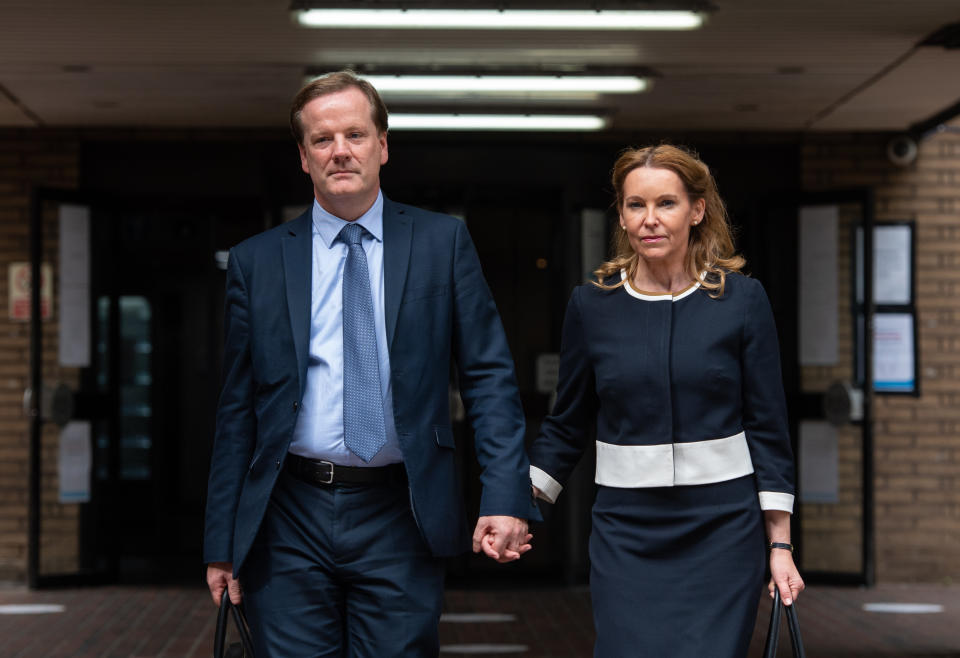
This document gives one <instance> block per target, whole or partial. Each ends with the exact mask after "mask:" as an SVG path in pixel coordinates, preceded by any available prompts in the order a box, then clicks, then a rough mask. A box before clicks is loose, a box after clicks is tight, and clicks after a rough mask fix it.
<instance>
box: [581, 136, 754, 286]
mask: <svg viewBox="0 0 960 658" xmlns="http://www.w3.org/2000/svg"><path fill="white" fill-rule="evenodd" d="M639 167H652V168H655V169H668V170H670V171H672V172H673V173H675V174H676V175H677V176H679V177H680V180H681V181H683V186H684V187H685V188H686V190H687V195H688V197H689V199H690V202H691V203H694V202H696V201H697V200H699V199H703V200H704V202H705V206H706V207H705V210H704V214H703V220H702V221H701V222H700V223H699V224H697V225H695V226H691V227H690V241H689V242H688V244H687V258H686V264H685V265H686V268H687V270H688V271H689V272H690V274H691V276H694V277H696V279H697V280H698V281H699V282H700V285H701V286H703V287H704V288H705V289H707V290H710V291H712V292H711V296H712V297H721V296H722V295H723V289H724V285H725V284H726V275H727V273H729V272H739V271H740V270H741V269H742V268H743V266H744V265H745V264H746V261H745V260H744V259H743V257H742V256H740V255H738V254H737V253H736V252H735V251H734V247H733V235H732V232H731V229H730V219H729V217H728V216H727V209H726V207H725V206H724V204H723V199H721V198H720V194H719V192H717V184H716V182H715V181H714V180H713V176H712V175H711V174H710V169H709V168H708V167H707V165H706V164H704V163H703V161H701V160H700V158H699V157H698V156H697V155H696V154H695V153H693V152H691V151H687V150H686V149H683V148H680V147H677V146H673V145H672V144H660V145H657V146H646V147H644V148H638V149H627V150H626V151H624V152H623V153H622V154H621V155H620V157H619V158H617V161H616V163H614V165H613V176H612V181H613V189H614V190H615V192H616V199H615V201H614V202H615V203H616V205H617V213H620V212H622V210H623V203H624V198H623V186H624V183H625V181H626V180H627V175H628V174H629V173H630V172H631V171H633V170H634V169H638V168H639ZM611 252H612V253H613V257H612V258H611V259H610V260H608V261H607V262H605V263H604V264H603V265H601V266H600V267H599V268H597V269H596V270H595V271H594V275H595V276H596V277H597V280H596V281H594V282H593V284H594V285H596V286H598V287H600V288H605V289H613V288H618V287H620V286H622V285H623V284H624V280H618V281H617V282H616V283H613V284H606V283H604V281H605V280H606V279H607V278H608V277H609V276H611V275H613V274H619V273H620V271H621V270H625V271H626V273H627V277H628V278H629V279H631V280H632V279H633V277H634V276H635V275H636V273H637V267H638V265H639V260H640V257H639V255H638V254H637V252H636V251H634V250H633V247H631V246H630V240H629V239H628V238H627V233H626V231H622V230H621V231H617V232H616V235H614V238H613V242H612V245H611Z"/></svg>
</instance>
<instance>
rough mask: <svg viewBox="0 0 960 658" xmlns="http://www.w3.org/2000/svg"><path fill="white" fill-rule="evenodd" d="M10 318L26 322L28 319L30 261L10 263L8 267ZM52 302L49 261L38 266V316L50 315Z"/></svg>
mask: <svg viewBox="0 0 960 658" xmlns="http://www.w3.org/2000/svg"><path fill="white" fill-rule="evenodd" d="M8 271H9V286H8V290H9V291H10V294H9V297H10V303H9V309H10V319H11V320H19V321H21V322H26V321H28V320H29V319H30V263H10V268H9V270H8ZM52 304H53V268H52V267H50V263H43V264H42V265H41V266H40V317H41V318H43V319H44V320H46V319H48V318H49V317H50V309H51V308H52Z"/></svg>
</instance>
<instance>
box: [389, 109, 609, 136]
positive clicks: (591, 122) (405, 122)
mask: <svg viewBox="0 0 960 658" xmlns="http://www.w3.org/2000/svg"><path fill="white" fill-rule="evenodd" d="M606 126H607V120H606V119H605V118H603V117H599V116H593V115H564V114H549V115H548V114H541V115H535V114H403V113H398V114H391V115H390V130H531V131H532V130H538V131H566V132H569V131H574V132H588V131H595V130H603V129H604V128H606Z"/></svg>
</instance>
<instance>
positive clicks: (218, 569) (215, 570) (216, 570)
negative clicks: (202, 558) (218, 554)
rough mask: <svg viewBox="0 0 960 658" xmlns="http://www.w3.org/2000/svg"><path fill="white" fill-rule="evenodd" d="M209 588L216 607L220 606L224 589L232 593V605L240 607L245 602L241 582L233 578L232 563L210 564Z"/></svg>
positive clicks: (208, 569)
mask: <svg viewBox="0 0 960 658" xmlns="http://www.w3.org/2000/svg"><path fill="white" fill-rule="evenodd" d="M207 587H209V588H210V595H211V596H212V597H213V602H214V604H215V605H218V606H219V605H220V599H222V598H223V590H224V588H226V590H227V591H228V592H230V602H231V603H233V604H235V605H239V604H240V602H241V601H242V600H243V594H242V593H241V591H240V581H239V580H235V579H234V577H233V563H232V562H211V563H210V564H208V565H207Z"/></svg>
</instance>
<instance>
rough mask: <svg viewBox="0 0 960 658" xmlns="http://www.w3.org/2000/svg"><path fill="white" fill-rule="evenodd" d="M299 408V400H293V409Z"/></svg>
mask: <svg viewBox="0 0 960 658" xmlns="http://www.w3.org/2000/svg"><path fill="white" fill-rule="evenodd" d="M299 408H300V403H299V402H294V403H293V410H294V411H296V410H297V409H299Z"/></svg>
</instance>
